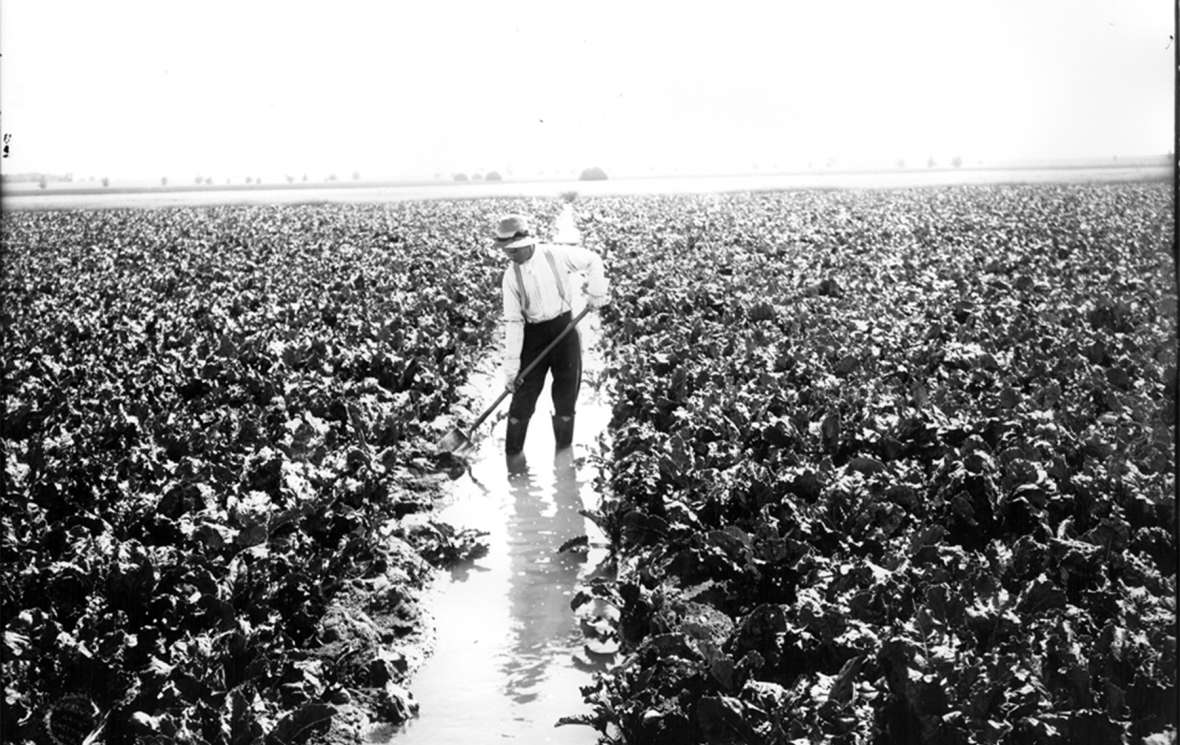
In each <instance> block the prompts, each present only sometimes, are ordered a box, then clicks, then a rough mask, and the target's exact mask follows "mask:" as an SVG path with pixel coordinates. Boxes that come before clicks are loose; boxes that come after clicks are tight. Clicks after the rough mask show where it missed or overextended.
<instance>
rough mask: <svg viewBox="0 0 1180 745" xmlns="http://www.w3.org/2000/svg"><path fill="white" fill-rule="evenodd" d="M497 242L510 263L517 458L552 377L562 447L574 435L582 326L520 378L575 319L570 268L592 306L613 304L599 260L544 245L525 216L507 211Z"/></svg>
mask: <svg viewBox="0 0 1180 745" xmlns="http://www.w3.org/2000/svg"><path fill="white" fill-rule="evenodd" d="M493 245H494V246H495V247H496V248H499V249H501V250H502V251H504V253H505V254H506V255H507V256H508V258H509V259H510V260H511V261H510V263H509V264H508V268H507V269H505V270H504V279H503V282H502V291H503V298H504V377H505V380H506V383H507V387H508V390H510V391H512V403H511V404H510V405H509V407H508V434H507V437H506V438H505V446H504V450H505V453H506V454H507V455H510V456H511V455H516V454H518V453H520V451H521V449H522V448H523V447H524V438H525V433H526V432H527V431H528V426H529V419H530V418H531V417H532V415H533V411H534V409H535V408H536V404H537V397H538V396H540V395H541V388H542V387H544V385H545V376H546V374H552V376H553V380H552V393H553V412H554V414H553V438H554V440H555V441H556V443H557V447H558V449H561V448H567V447H569V446H570V444H571V443H572V442H573V437H574V407H575V405H576V404H577V399H578V388H579V386H580V385H581V382H582V343H581V338H580V336H579V335H578V332H577V329H574V330H573V331H571V332H570V333H568V334H566V335H565V336H564V337H563V338H562V339H561V341H560V342H558V344H557V345H556V346H555V347H554V348H553V349H552V350H551V351H550V352H549V354H548V355H547V356H546V358H545V359H544V360H542V361H541V362H540V363H539V364H538V365H537V366H536V367H534V368H533V369H532V370H531V371H530V372H529V374H528V375H525V376H524V377H522V378H520V379H519V380H518V379H517V378H518V376H519V375H520V371H521V369H523V368H525V367H527V366H528V365H529V364H530V363H531V362H532V361H533V360H534V359H536V358H537V355H538V354H540V353H541V351H542V350H543V349H544V348H545V347H546V346H548V345H549V343H550V342H551V341H553V340H554V339H555V338H556V337H557V336H558V335H559V334H561V332H562V331H563V330H564V329H565V328H566V327H568V326H569V325H570V321H571V320H572V313H571V310H572V304H573V299H574V294H573V286H572V285H571V283H570V275H571V274H572V273H575V272H578V273H585V274H586V275H587V279H588V282H587V288H586V289H587V304H588V305H589V306H590V307H591V308H595V309H598V308H602V307H603V306H605V305H606V304H607V302H608V301H609V299H608V290H609V286H608V284H607V280H606V275H605V273H604V271H603V266H602V258H601V257H600V256H599V255H598V254H596V253H594V252H593V251H590V250H588V249H586V248H583V247H581V246H560V245H556V244H549V243H541V242H539V241H538V240H537V238H536V236H534V235H533V232H532V229H531V228H530V226H529V220H528V218H527V217H525V216H524V215H515V214H514V215H505V216H504V217H503V218H501V219H500V221H499V223H498V224H497V226H496V239H495V242H494V243H493Z"/></svg>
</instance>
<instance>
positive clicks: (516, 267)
mask: <svg viewBox="0 0 1180 745" xmlns="http://www.w3.org/2000/svg"><path fill="white" fill-rule="evenodd" d="M538 250H540V249H538ZM541 253H543V254H545V258H546V259H547V260H548V261H549V269H550V270H551V271H552V272H553V280H554V281H555V282H557V294H558V295H560V296H561V303H562V305H568V303H567V302H566V299H565V282H564V281H563V280H562V278H561V274H559V273H558V271H557V261H556V260H555V259H554V258H553V252H552V251H548V250H543V251H541ZM512 271H513V272H515V273H516V292H517V294H518V295H519V296H520V309H521V311H522V312H523V311H527V310H528V309H529V296H528V293H527V292H525V291H524V277H523V276H522V275H521V273H520V264H517V263H516V262H515V261H514V262H512Z"/></svg>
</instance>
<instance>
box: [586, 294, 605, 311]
mask: <svg viewBox="0 0 1180 745" xmlns="http://www.w3.org/2000/svg"><path fill="white" fill-rule="evenodd" d="M586 304H587V305H589V306H590V307H591V308H593V309H594V310H601V309H603V308H605V307H606V306H607V305H609V304H610V298H609V297H607V296H606V295H587V296H586Z"/></svg>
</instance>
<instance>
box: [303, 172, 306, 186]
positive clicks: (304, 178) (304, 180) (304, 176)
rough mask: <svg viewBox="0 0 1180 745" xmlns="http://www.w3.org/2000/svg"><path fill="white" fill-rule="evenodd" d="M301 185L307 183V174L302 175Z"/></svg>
mask: <svg viewBox="0 0 1180 745" xmlns="http://www.w3.org/2000/svg"><path fill="white" fill-rule="evenodd" d="M303 183H305V184H306V183H307V174H306V173H305V174H303Z"/></svg>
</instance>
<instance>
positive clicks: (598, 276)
mask: <svg viewBox="0 0 1180 745" xmlns="http://www.w3.org/2000/svg"><path fill="white" fill-rule="evenodd" d="M564 248H565V250H564V251H563V255H564V256H565V262H566V266H567V267H568V268H569V269H570V270H571V271H575V272H582V273H585V274H586V294H587V296H588V298H589V301H590V306H591V307H592V308H601V307H602V306H604V305H606V304H607V303H608V302H610V282H609V281H608V280H607V278H606V270H605V268H604V267H603V263H602V257H601V256H599V255H598V254H597V253H595V252H594V251H591V250H590V249H588V248H585V247H584V246H565V247H564Z"/></svg>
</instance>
